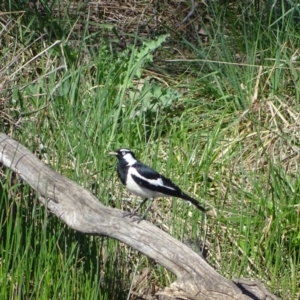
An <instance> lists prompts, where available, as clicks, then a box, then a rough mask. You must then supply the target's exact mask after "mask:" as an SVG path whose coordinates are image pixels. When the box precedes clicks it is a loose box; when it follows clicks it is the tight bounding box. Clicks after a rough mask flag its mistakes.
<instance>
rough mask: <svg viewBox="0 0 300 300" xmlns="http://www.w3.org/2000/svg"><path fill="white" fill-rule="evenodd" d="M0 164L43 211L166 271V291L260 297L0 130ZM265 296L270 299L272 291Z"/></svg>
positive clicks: (199, 296) (202, 296) (213, 296)
mask: <svg viewBox="0 0 300 300" xmlns="http://www.w3.org/2000/svg"><path fill="white" fill-rule="evenodd" d="M0 162H2V163H3V164H4V165H5V166H6V167H7V168H10V169H11V170H13V171H14V172H16V173H18V174H19V176H20V177H21V178H22V179H23V180H24V181H26V182H27V183H28V184H29V185H30V186H31V187H32V188H33V189H34V190H35V191H37V192H38V193H39V195H40V196H41V197H40V200H41V202H42V203H43V204H44V205H45V206H46V207H47V209H48V210H49V211H50V212H52V213H53V214H55V215H56V216H57V217H58V218H60V219H61V220H62V221H63V222H64V223H66V224H67V225H68V226H69V227H71V228H73V229H75V230H78V231H80V232H83V233H86V234H93V235H106V236H109V237H112V238H114V239H117V240H119V241H121V242H123V243H125V244H127V245H129V246H130V247H132V248H134V249H136V250H138V251H140V252H142V253H143V254H145V255H147V256H148V257H150V258H152V259H154V260H155V261H156V262H158V263H159V264H161V265H162V266H164V267H166V268H167V269H168V270H170V271H171V272H172V273H173V274H175V275H176V276H177V281H176V282H174V283H173V284H172V285H171V287H170V288H168V289H166V293H167V294H168V295H170V293H171V294H172V295H173V296H174V297H175V296H177V297H181V298H182V299H223V300H225V299H243V300H246V299H259V298H257V297H256V296H254V294H253V297H252V296H251V295H252V294H248V295H250V296H247V295H245V293H244V292H245V291H242V290H241V289H239V288H238V287H237V285H235V284H234V283H233V282H232V281H229V280H227V279H226V278H224V277H222V276H221V275H220V274H218V273H217V272H216V271H215V270H214V269H213V268H211V267H210V266H209V265H208V264H207V263H206V262H205V261H204V260H203V259H202V258H201V257H200V256H199V255H198V254H196V253H195V252H194V251H192V250H191V249H190V248H188V247H187V246H185V245H183V244H182V243H181V242H179V241H177V240H176V239H174V238H173V237H171V236H170V235H169V234H167V233H165V232H164V231H162V230H160V229H158V228H157V227H155V226H154V225H152V224H151V223H150V222H147V221H142V222H140V223H137V222H132V220H131V219H130V218H124V217H123V213H122V211H120V210H118V209H113V208H110V207H106V206H104V205H102V204H101V202H100V201H99V200H98V199H97V198H96V197H95V196H94V195H93V194H92V193H90V192H89V191H87V190H85V189H84V188H82V187H81V186H80V185H78V184H77V183H75V182H73V181H71V180H69V179H68V178H66V177H64V176H62V175H60V174H57V173H55V172H54V171H53V170H51V169H50V168H49V167H48V166H46V165H45V164H44V163H43V162H41V161H40V160H39V159H38V158H37V157H36V156H35V155H33V154H32V153H31V152H30V151H29V150H28V149H27V148H25V147H24V146H22V145H21V144H20V143H18V142H17V141H15V140H13V139H12V138H10V137H9V136H7V135H5V134H3V133H0ZM264 295H266V293H265V294H264ZM184 297H186V298H184ZM267 297H269V298H265V299H272V295H271V294H268V296H267ZM274 297H275V296H274ZM262 299H263V298H262ZM273 299H275V298H273Z"/></svg>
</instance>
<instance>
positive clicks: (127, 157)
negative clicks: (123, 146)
mask: <svg viewBox="0 0 300 300" xmlns="http://www.w3.org/2000/svg"><path fill="white" fill-rule="evenodd" d="M123 158H124V159H125V160H126V162H127V166H132V165H133V164H135V163H136V161H137V160H136V159H135V158H134V157H133V156H132V154H131V153H126V154H125V155H124V156H123Z"/></svg>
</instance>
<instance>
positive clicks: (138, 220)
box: [123, 212, 145, 223]
mask: <svg viewBox="0 0 300 300" xmlns="http://www.w3.org/2000/svg"><path fill="white" fill-rule="evenodd" d="M123 217H124V218H126V217H129V218H133V219H132V222H135V221H137V223H140V222H141V221H142V220H145V216H142V217H141V216H138V215H136V213H135V212H127V213H124V214H123Z"/></svg>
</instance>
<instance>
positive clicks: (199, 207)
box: [181, 192, 207, 213]
mask: <svg viewBox="0 0 300 300" xmlns="http://www.w3.org/2000/svg"><path fill="white" fill-rule="evenodd" d="M181 195H182V199H184V200H187V201H189V202H191V203H192V204H193V205H195V206H196V207H197V208H198V209H199V210H201V211H202V212H204V213H205V212H206V211H207V210H206V209H205V208H204V207H202V206H201V205H200V204H199V202H198V201H197V200H196V199H194V198H192V197H190V196H189V195H187V194H185V193H183V192H182V193H181Z"/></svg>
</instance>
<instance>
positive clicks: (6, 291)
mask: <svg viewBox="0 0 300 300" xmlns="http://www.w3.org/2000/svg"><path fill="white" fill-rule="evenodd" d="M7 2H8V3H6V4H5V5H4V4H1V6H0V8H1V14H0V23H1V28H0V43H1V44H0V47H1V52H0V62H1V63H0V118H1V119H0V130H1V131H3V132H5V133H7V134H9V135H11V136H12V137H13V138H15V139H17V140H18V141H20V142H21V143H22V144H24V145H25V146H26V147H28V148H30V149H31V150H32V151H33V152H34V153H36V155H37V156H39V157H40V159H41V160H43V161H44V162H45V163H46V164H48V165H49V166H50V167H51V168H52V169H53V170H55V171H56V172H59V173H61V174H63V175H64V176H67V177H68V178H70V179H72V180H74V181H76V182H78V183H79V184H81V185H82V186H84V187H85V188H87V189H89V190H91V191H92V192H93V193H94V194H95V195H97V197H98V198H99V201H101V202H103V203H104V204H105V205H109V206H112V207H117V208H121V209H123V210H131V209H133V207H135V204H136V203H135V201H134V200H135V199H134V198H131V197H130V196H129V195H127V194H126V191H125V190H123V188H122V186H121V185H120V184H119V181H118V179H117V176H116V161H115V160H114V159H113V158H111V157H109V156H107V152H109V151H111V150H114V149H117V148H120V147H130V148H131V149H132V150H134V151H135V153H136V154H137V156H138V157H139V158H141V160H142V161H143V162H145V163H147V164H149V165H151V166H153V167H154V168H156V169H157V170H158V171H161V172H163V173H164V174H166V175H167V176H169V177H172V179H174V181H175V182H176V183H178V184H180V186H181V187H182V188H183V189H184V190H185V191H187V192H188V193H189V194H191V195H193V196H195V197H196V198H197V199H199V201H200V202H201V204H203V205H204V206H205V207H207V208H209V209H210V211H209V213H208V215H207V217H206V218H205V217H204V216H203V215H202V214H201V213H200V212H198V211H196V210H195V209H194V208H193V207H191V206H189V205H188V204H187V203H185V202H183V201H181V200H178V201H176V200H175V199H160V200H157V201H156V202H155V204H154V205H153V208H152V210H151V212H150V214H149V216H148V218H149V221H151V222H153V223H155V224H157V226H160V227H161V228H162V229H163V230H165V231H167V232H169V233H170V234H171V235H172V236H174V237H176V238H178V239H179V240H182V241H183V242H184V243H186V244H189V245H190V246H191V247H193V248H194V249H195V251H201V252H203V255H204V256H205V257H206V259H207V261H208V262H209V264H210V265H212V266H214V267H215V268H216V269H217V270H218V272H220V273H221V274H222V275H224V276H225V277H227V278H231V277H233V276H236V277H246V278H255V279H259V280H261V281H262V282H263V283H264V284H265V285H266V286H267V287H268V288H269V289H270V291H272V292H273V293H274V294H276V295H277V296H279V297H281V298H283V299H297V298H299V297H300V294H299V290H300V269H299V260H300V257H299V253H300V251H299V250H300V224H299V213H300V200H299V196H300V195H299V194H300V192H299V190H300V179H299V178H300V177H299V176H298V175H299V168H298V166H299V163H298V161H299V147H300V146H299V128H300V121H299V120H300V115H299V112H300V108H299V107H300V106H299V101H300V99H299V94H300V79H299V76H300V75H299V74H300V72H299V70H300V61H299V58H300V52H299V49H300V25H299V24H300V6H299V4H297V3H296V1H285V0H281V1H276V2H275V3H273V1H265V2H266V3H265V4H261V3H259V1H254V2H253V1H244V2H245V3H243V5H242V4H236V2H235V1H207V3H206V5H204V4H203V3H202V4H201V5H200V4H199V5H198V6H196V7H190V4H189V3H185V4H182V3H181V4H180V5H185V7H184V9H182V10H181V14H182V15H179V21H180V20H182V21H184V16H188V13H189V12H192V14H191V16H189V17H188V18H187V20H186V21H185V22H183V23H182V24H180V22H178V20H176V22H175V19H174V20H172V18H171V15H168V14H167V13H166V15H163V12H164V11H167V10H168V7H160V9H161V12H160V13H161V14H162V17H164V18H166V19H162V20H161V21H159V19H157V21H156V22H157V23H159V27H158V28H159V30H157V31H155V32H152V31H149V32H150V33H149V32H148V31H147V28H146V27H143V28H141V27H138V22H137V23H134V25H132V26H131V27H130V26H129V25H128V28H129V27H130V30H129V29H128V28H126V29H128V31H127V32H125V31H122V30H121V29H120V27H118V26H117V25H115V26H114V24H113V22H112V19H113V18H112V17H111V19H105V20H103V19H101V18H100V19H95V16H96V15H97V13H98V14H100V13H101V11H100V12H99V11H98V12H97V13H96V10H94V11H93V10H89V9H87V7H80V9H79V8H78V9H77V10H76V9H75V8H74V7H73V6H71V5H69V3H62V2H59V0H57V1H55V2H53V3H51V5H50V4H49V3H48V4H43V6H39V7H37V6H36V4H34V5H33V4H32V2H30V3H29V4H28V5H25V4H24V3H23V5H25V7H24V6H20V5H21V4H20V3H19V1H13V0H10V1H7ZM203 2H204V1H203ZM113 3H115V2H114V1H113ZM73 5H74V3H73ZM122 5H123V4H122ZM122 5H121V4H120V11H121V8H122ZM161 5H166V4H161ZM176 5H177V6H176ZM71 7H72V14H71V13H68V12H69V11H70V9H71ZM170 7H171V8H172V9H175V8H176V7H177V8H178V7H179V4H176V3H175V2H172V1H170ZM122 9H124V8H122ZM123 11H127V12H128V15H132V14H131V13H133V12H134V15H135V16H136V15H140V16H141V15H142V13H143V12H142V11H138V7H136V8H134V7H133V6H132V7H131V11H130V12H131V13H129V9H127V10H125V9H124V10H123ZM147 12H148V11H147ZM152 12H153V10H152ZM63 13H64V14H63ZM114 13H115V14H116V12H114ZM62 14H63V17H62ZM146 16H149V15H146ZM102 17H103V15H102ZM103 18H104V17H103ZM124 18H125V16H124ZM141 19H142V17H141ZM149 19H151V22H154V21H153V20H154V18H153V17H152V16H150V17H149ZM143 20H144V19H143ZM155 20H156V19H155ZM165 20H168V22H163V21H165ZM119 21H120V20H119ZM123 21H124V22H123V24H125V23H126V22H125V20H123ZM109 22H111V23H109ZM174 23H176V24H174ZM118 24H120V23H118ZM126 24H128V22H127V23H126ZM149 24H152V23H150V21H149ZM79 25H80V26H79ZM124 26H125V25H124ZM135 26H136V27H135ZM152 26H154V25H153V24H152ZM176 26H177V27H176ZM123 29H124V28H123ZM133 29H135V30H133ZM141 32H142V34H141ZM147 32H148V33H147ZM0 172H1V173H0V183H1V185H0V205H1V210H0V236H1V243H0V282H1V284H0V298H1V299H146V297H150V296H152V297H153V299H154V294H155V292H156V291H157V290H158V289H160V288H162V287H164V286H167V285H169V284H170V283H171V282H172V280H174V278H173V277H172V274H170V273H168V272H167V271H166V270H164V269H163V268H162V267H161V266H159V265H157V264H156V263H155V262H153V261H150V260H148V259H147V257H144V256H142V255H141V254H139V253H137V252H135V251H133V250H132V249H130V248H128V247H126V245H123V244H121V243H119V242H117V241H114V240H111V239H109V238H106V237H100V238H99V237H92V236H84V235H82V234H80V233H77V232H74V231H72V230H70V229H69V228H67V227H66V226H64V224H62V223H61V222H60V220H58V219H57V218H55V217H53V216H52V215H48V214H47V211H46V210H45V208H44V207H41V206H40V205H39V203H38V199H37V195H36V194H35V193H33V191H32V190H31V189H30V188H29V187H28V186H27V185H26V183H25V182H21V181H20V180H19V178H18V176H17V175H16V174H13V173H11V172H10V171H9V170H7V169H4V168H2V169H1V171H0ZM137 201H138V200H137ZM154 238H155V237H154ZM147 299H150V298H147Z"/></svg>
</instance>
